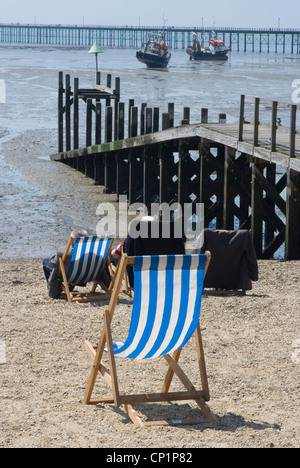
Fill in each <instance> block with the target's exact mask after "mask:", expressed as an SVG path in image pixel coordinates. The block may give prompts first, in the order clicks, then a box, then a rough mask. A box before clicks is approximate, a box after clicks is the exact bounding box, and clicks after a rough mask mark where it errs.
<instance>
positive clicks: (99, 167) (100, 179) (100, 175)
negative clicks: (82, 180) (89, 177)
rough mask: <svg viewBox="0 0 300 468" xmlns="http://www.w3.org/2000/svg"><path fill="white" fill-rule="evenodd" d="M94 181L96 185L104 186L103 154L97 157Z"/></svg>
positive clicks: (95, 159)
mask: <svg viewBox="0 0 300 468" xmlns="http://www.w3.org/2000/svg"><path fill="white" fill-rule="evenodd" d="M93 179H94V181H95V185H104V157H103V155H102V154H96V155H95V158H94V177H93Z"/></svg>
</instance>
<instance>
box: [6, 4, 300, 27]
mask: <svg viewBox="0 0 300 468" xmlns="http://www.w3.org/2000/svg"><path fill="white" fill-rule="evenodd" d="M1 3H2V4H3V6H2V8H1V10H0V11H1V13H0V23H17V22H19V23H24V24H28V23H29V24H35V23H36V24H71V25H75V24H77V25H78V26H79V25H83V24H85V25H112V26H121V25H122V26H123V25H128V26H138V25H141V26H162V25H163V23H164V22H165V25H166V26H167V27H168V26H169V27H170V26H190V27H195V26H198V27H201V26H202V25H203V26H205V27H208V28H210V27H249V28H260V27H267V28H278V27H281V28H297V29H300V1H299V0H285V1H284V0H212V1H209V0H195V1H194V2H192V1H189V2H188V1H183V0H150V1H149V0H148V1H145V0H127V1H126V0H111V1H107V0H106V1H104V0H50V1H49V0H9V1H6V0H1Z"/></svg>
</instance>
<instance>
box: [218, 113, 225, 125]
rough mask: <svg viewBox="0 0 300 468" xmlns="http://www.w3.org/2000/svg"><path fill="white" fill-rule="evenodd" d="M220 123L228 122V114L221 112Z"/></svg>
mask: <svg viewBox="0 0 300 468" xmlns="http://www.w3.org/2000/svg"><path fill="white" fill-rule="evenodd" d="M219 123H221V124H226V114H224V113H222V114H219Z"/></svg>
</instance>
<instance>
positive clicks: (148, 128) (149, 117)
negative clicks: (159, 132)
mask: <svg viewBox="0 0 300 468" xmlns="http://www.w3.org/2000/svg"><path fill="white" fill-rule="evenodd" d="M152 114H153V110H152V109H151V108H150V107H146V112H145V130H144V133H145V134H146V135H148V134H150V133H152V130H153V127H152Z"/></svg>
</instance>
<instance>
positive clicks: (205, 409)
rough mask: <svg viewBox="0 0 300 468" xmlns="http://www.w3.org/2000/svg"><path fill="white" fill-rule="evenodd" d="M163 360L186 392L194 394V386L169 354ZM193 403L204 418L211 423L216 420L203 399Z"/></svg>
mask: <svg viewBox="0 0 300 468" xmlns="http://www.w3.org/2000/svg"><path fill="white" fill-rule="evenodd" d="M164 358H165V359H166V361H167V362H168V364H169V366H170V367H171V368H172V370H173V372H174V373H175V374H176V375H177V377H178V378H179V379H180V381H181V382H182V383H183V385H184V386H185V388H186V389H187V390H189V391H192V392H195V391H196V389H195V387H194V385H193V384H192V382H191V381H190V379H189V378H188V377H187V375H186V374H185V373H184V372H183V370H182V369H181V367H180V366H179V365H178V363H177V362H176V361H175V360H174V359H173V358H172V357H171V356H170V355H169V354H166V355H164ZM195 402H196V403H197V405H198V406H199V407H200V408H201V410H202V411H203V413H204V414H205V416H206V417H207V418H208V419H209V420H211V421H215V420H216V418H215V416H214V414H213V413H212V412H211V410H210V408H209V407H208V406H207V405H206V403H205V401H204V399H202V398H197V399H195Z"/></svg>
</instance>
